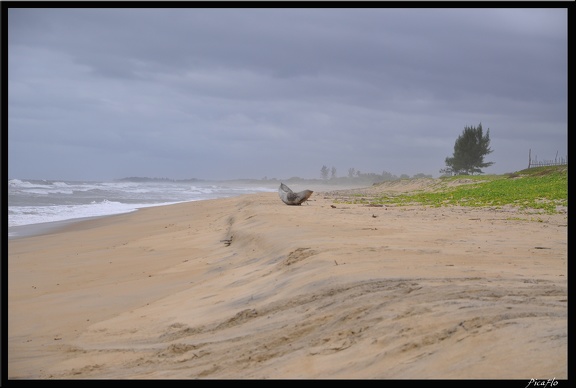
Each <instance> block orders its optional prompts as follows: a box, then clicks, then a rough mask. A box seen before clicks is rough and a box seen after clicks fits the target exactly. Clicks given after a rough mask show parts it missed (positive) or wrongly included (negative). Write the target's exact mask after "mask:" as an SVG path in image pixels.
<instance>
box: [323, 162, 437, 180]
mask: <svg viewBox="0 0 576 388" xmlns="http://www.w3.org/2000/svg"><path fill="white" fill-rule="evenodd" d="M320 177H321V178H322V180H324V181H338V182H345V181H350V180H353V181H355V182H356V181H366V182H370V183H378V182H384V181H393V180H397V179H408V178H410V176H409V175H407V174H402V175H400V176H396V175H394V174H392V173H390V172H388V171H382V173H381V174H377V173H374V172H368V173H363V172H361V171H360V170H356V169H355V168H354V167H351V168H349V169H348V176H347V177H340V178H339V177H338V176H337V170H336V167H334V166H332V167H331V168H329V167H328V166H326V165H323V166H322V168H321V169H320ZM412 178H432V175H426V174H423V173H418V174H415V175H414V176H413V177H412Z"/></svg>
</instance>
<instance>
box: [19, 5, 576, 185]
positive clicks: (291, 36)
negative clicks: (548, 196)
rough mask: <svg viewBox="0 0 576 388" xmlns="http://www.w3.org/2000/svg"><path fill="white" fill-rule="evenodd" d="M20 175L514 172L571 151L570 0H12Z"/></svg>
mask: <svg viewBox="0 0 576 388" xmlns="http://www.w3.org/2000/svg"><path fill="white" fill-rule="evenodd" d="M8 87H9V94H8V97H9V101H8V107H9V111H8V124H9V127H8V129H9V130H8V141H9V142H8V154H9V156H8V158H9V164H8V169H9V171H8V172H9V177H10V178H20V179H62V180H108V179H115V178H122V177H126V176H150V177H167V178H173V179H185V178H200V179H217V180H220V179H233V178H257V179H260V178H263V177H268V178H278V179H286V178H290V177H294V176H297V177H301V178H320V177H321V174H320V170H321V168H322V166H323V165H326V166H327V167H329V168H331V167H332V166H334V167H335V168H336V170H337V176H347V175H348V170H349V168H355V169H356V170H360V171H361V172H374V173H378V174H380V173H382V172H383V171H387V172H390V173H392V174H394V175H398V176H399V175H401V174H408V175H410V176H412V175H414V174H417V173H424V174H430V175H433V176H434V177H437V176H439V175H440V173H439V170H440V169H442V168H444V167H446V166H445V163H444V161H445V159H446V157H449V156H452V154H453V152H454V142H455V141H456V138H457V137H458V136H459V135H460V134H461V133H462V131H463V130H464V127H466V126H477V125H478V124H479V123H482V127H483V128H484V131H486V130H488V129H489V130H490V139H491V148H492V149H493V152H492V153H491V154H489V155H487V156H486V157H485V161H487V162H489V161H491V162H494V165H492V166H491V167H489V168H486V169H484V172H485V173H494V174H500V173H506V172H513V171H518V170H521V169H524V168H526V167H527V165H528V150H529V149H532V155H533V156H534V155H537V157H538V159H539V160H542V159H554V158H555V156H556V153H557V152H558V156H562V157H565V156H566V155H567V153H568V141H567V11H566V10H565V9H561V8H558V9H541V8H534V9H498V8H494V9H489V8H488V9H418V8H414V9H410V8H408V9H385V8H375V9H273V8H272V9H194V8H183V9H138V8H132V9H114V8H110V9H106V8H104V9H27V8H23V9H10V10H9V13H8Z"/></svg>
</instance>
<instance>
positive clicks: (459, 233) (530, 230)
mask: <svg viewBox="0 0 576 388" xmlns="http://www.w3.org/2000/svg"><path fill="white" fill-rule="evenodd" d="M566 224H567V219H566V215H565V214H563V215H562V214H560V215H529V214H521V213H518V212H516V211H514V210H513V209H505V210H502V209H499V210H496V209H486V208H484V209H472V208H464V207H442V208H429V207H424V206H409V207H396V206H382V207H372V206H365V205H354V204H343V203H335V202H334V201H333V196H330V195H328V194H327V193H314V195H313V196H312V197H311V198H310V200H309V201H308V204H304V205H302V206H286V205H285V204H283V203H282V202H281V201H280V199H279V198H278V194H277V193H262V194H252V195H245V196H240V197H234V198H225V199H217V200H206V201H198V202H190V203H184V204H177V205H171V206H162V207H156V208H146V209H141V210H139V211H137V212H134V213H129V214H123V215H116V216H110V217H104V218H100V219H95V220H89V221H83V222H79V223H74V224H71V225H68V226H66V228H64V229H62V230H58V231H54V232H51V233H49V234H45V235H42V236H34V237H26V238H20V239H13V240H10V241H9V250H8V253H9V257H8V270H9V273H8V291H9V295H8V378H10V379H30V378H34V379H47V378H53V379H93V378H98V379H102V378H103V379H195V378H201V379H202V378H207V379H223V378H225V379H262V378H270V379H274V378H309V379H314V378H330V379H338V378H362V379H366V378H368V379H371V378H374V379H428V378H433V379H457V378H479V379H525V380H527V381H528V380H530V379H532V378H534V379H549V378H556V379H563V378H567V373H568V372H567V331H568V328H567V225H566Z"/></svg>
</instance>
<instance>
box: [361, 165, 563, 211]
mask: <svg viewBox="0 0 576 388" xmlns="http://www.w3.org/2000/svg"><path fill="white" fill-rule="evenodd" d="M567 175H568V174H567V167H566V166H552V167H539V168H532V169H528V170H523V171H519V172H517V173H514V174H505V175H485V176H470V175H465V176H455V177H443V178H440V179H439V183H438V184H436V185H434V186H433V190H432V191H430V187H429V188H428V190H426V189H425V190H417V191H413V192H410V193H403V194H391V193H385V194H384V195H380V196H376V197H373V198H364V197H366V195H362V197H363V198H358V199H357V200H354V201H352V202H354V203H367V204H368V203H369V204H388V205H390V204H395V205H400V206H402V205H415V204H421V205H426V206H433V207H439V206H448V205H458V206H471V207H480V206H492V207H502V206H505V205H511V206H516V207H518V208H519V209H521V210H527V209H537V210H539V211H542V212H544V213H548V214H554V213H556V212H557V206H568V177H567ZM463 180H465V183H463V182H462V181H463Z"/></svg>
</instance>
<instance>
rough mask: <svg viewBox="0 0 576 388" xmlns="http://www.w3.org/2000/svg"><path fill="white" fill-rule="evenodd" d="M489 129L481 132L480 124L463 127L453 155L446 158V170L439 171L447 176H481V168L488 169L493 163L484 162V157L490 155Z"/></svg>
mask: <svg viewBox="0 0 576 388" xmlns="http://www.w3.org/2000/svg"><path fill="white" fill-rule="evenodd" d="M491 152H492V150H491V149H490V129H488V131H486V135H484V134H483V132H482V123H480V124H479V125H478V126H477V127H464V131H463V132H462V134H461V135H460V136H458V139H456V143H455V144H454V155H453V156H452V157H451V158H446V166H447V167H446V168H445V169H442V170H440V172H442V173H446V174H449V175H461V174H465V175H473V174H474V173H477V174H482V170H481V168H484V167H490V166H491V165H493V164H494V163H493V162H484V156H485V155H488V154H489V153H491Z"/></svg>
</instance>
